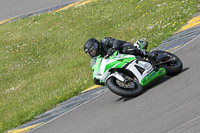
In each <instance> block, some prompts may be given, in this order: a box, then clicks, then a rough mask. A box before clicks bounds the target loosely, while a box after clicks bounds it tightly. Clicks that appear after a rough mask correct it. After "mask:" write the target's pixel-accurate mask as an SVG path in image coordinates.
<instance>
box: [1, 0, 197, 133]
mask: <svg viewBox="0 0 200 133" xmlns="http://www.w3.org/2000/svg"><path fill="white" fill-rule="evenodd" d="M197 5H198V0H97V1H95V2H92V3H90V4H87V5H85V6H80V7H76V8H70V9H68V10H65V11H60V12H57V13H48V14H43V15H39V16H35V17H31V18H27V19H21V20H18V21H15V22H12V23H8V24H4V25H0V35H1V36H0V132H3V131H6V130H8V129H11V128H14V127H17V126H19V125H21V124H23V123H25V122H27V121H29V120H31V119H33V118H34V117H35V116H36V115H38V114H40V113H42V112H44V111H46V110H49V109H51V108H53V107H55V106H56V105H57V104H58V103H60V102H62V101H65V100H67V99H69V98H71V97H73V96H75V95H77V94H79V93H80V92H81V91H82V90H83V89H86V88H88V87H90V86H92V85H93V81H92V77H91V76H92V74H91V67H90V65H89V61H90V58H89V57H87V56H86V55H85V54H84V51H83V44H84V43H85V41H86V40H87V39H89V38H91V37H94V38H97V39H99V40H100V39H102V38H103V37H105V36H111V37H113V38H116V39H122V40H126V41H129V42H132V43H134V42H135V41H136V40H137V39H140V38H142V39H144V40H147V41H148V42H149V45H150V47H149V49H151V48H153V47H155V46H157V45H159V44H160V43H161V41H163V40H164V39H166V38H168V37H169V36H171V35H172V34H173V33H174V32H176V31H177V30H178V29H180V27H181V26H183V25H184V24H185V23H186V22H187V20H189V19H190V18H191V17H192V15H193V14H194V13H196V12H197Z"/></svg>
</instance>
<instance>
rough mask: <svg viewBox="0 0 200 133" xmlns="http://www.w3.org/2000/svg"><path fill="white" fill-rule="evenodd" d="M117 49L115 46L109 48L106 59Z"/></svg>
mask: <svg viewBox="0 0 200 133" xmlns="http://www.w3.org/2000/svg"><path fill="white" fill-rule="evenodd" d="M115 51H116V50H115V49H114V48H109V49H108V52H107V55H106V56H105V59H108V58H109V57H110V56H111V55H112V54H113V53H114V52H115Z"/></svg>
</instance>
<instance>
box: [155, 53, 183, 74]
mask: <svg viewBox="0 0 200 133" xmlns="http://www.w3.org/2000/svg"><path fill="white" fill-rule="evenodd" d="M153 52H156V53H158V54H167V55H168V56H169V59H171V60H172V61H170V62H168V63H166V64H164V65H162V67H164V68H165V70H166V72H167V75H168V76H174V75H176V74H179V73H180V72H181V71H182V69H183V63H182V61H181V60H180V59H179V58H178V57H177V56H176V55H174V54H172V53H169V52H165V51H153ZM169 59H168V60H169Z"/></svg>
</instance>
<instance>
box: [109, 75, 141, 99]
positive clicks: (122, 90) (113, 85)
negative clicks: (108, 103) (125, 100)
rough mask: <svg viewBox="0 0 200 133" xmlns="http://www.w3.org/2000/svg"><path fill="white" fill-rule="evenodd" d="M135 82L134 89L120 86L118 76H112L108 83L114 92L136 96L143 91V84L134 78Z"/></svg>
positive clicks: (125, 95) (124, 95) (120, 94)
mask: <svg viewBox="0 0 200 133" xmlns="http://www.w3.org/2000/svg"><path fill="white" fill-rule="evenodd" d="M133 81H134V83H135V88H133V89H125V88H122V87H119V86H118V85H117V84H116V78H115V77H110V78H109V79H108V80H107V82H106V84H107V87H108V88H109V90H110V91H112V92H113V93H115V94H117V95H119V96H123V97H136V96H138V95H140V94H141V93H142V91H143V88H142V86H141V85H140V84H139V83H138V82H137V81H135V80H133Z"/></svg>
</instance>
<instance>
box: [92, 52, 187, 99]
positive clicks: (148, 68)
mask: <svg viewBox="0 0 200 133" xmlns="http://www.w3.org/2000/svg"><path fill="white" fill-rule="evenodd" d="M151 54H155V55H156V57H155V58H154V59H151V58H142V57H140V56H134V55H127V54H120V53H119V52H118V51H116V52H115V53H114V54H113V55H112V56H110V57H109V58H108V59H106V58H105V57H101V56H98V57H96V58H93V59H92V60H91V66H92V70H93V79H94V81H95V83H96V84H100V85H105V86H107V87H108V89H109V90H110V91H112V92H113V93H115V94H117V95H119V96H123V97H136V96H138V95H140V94H141V93H142V92H143V89H144V88H145V87H146V86H148V85H150V84H151V83H154V82H155V81H158V80H159V79H162V78H164V77H166V76H174V75H176V74H178V73H180V72H181V71H182V68H183V64H182V61H181V60H180V59H179V58H178V57H177V56H176V55H174V54H172V53H169V52H166V51H153V52H151Z"/></svg>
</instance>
